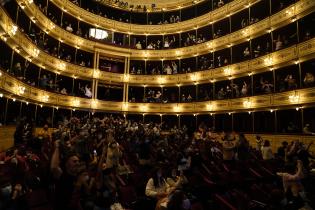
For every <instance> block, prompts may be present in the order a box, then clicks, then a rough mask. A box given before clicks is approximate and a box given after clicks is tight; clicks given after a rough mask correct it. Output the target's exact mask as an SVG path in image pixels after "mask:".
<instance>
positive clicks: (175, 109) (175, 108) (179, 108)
mask: <svg viewBox="0 0 315 210" xmlns="http://www.w3.org/2000/svg"><path fill="white" fill-rule="evenodd" d="M173 110H174V112H180V111H181V107H180V106H178V105H176V106H174V107H173Z"/></svg>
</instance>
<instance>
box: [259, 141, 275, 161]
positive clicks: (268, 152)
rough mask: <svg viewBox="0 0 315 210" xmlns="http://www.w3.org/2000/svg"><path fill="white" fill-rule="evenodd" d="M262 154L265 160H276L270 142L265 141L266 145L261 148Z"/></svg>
mask: <svg viewBox="0 0 315 210" xmlns="http://www.w3.org/2000/svg"><path fill="white" fill-rule="evenodd" d="M261 154H262V157H263V159H264V160H271V159H273V158H274V156H273V153H272V149H271V146H270V141H269V140H265V142H264V145H263V146H262V148H261Z"/></svg>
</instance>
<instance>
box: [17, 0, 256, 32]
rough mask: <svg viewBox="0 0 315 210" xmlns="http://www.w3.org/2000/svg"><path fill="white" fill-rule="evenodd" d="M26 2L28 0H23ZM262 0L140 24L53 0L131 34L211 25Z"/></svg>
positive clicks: (235, 2) (240, 1) (95, 21)
mask: <svg viewBox="0 0 315 210" xmlns="http://www.w3.org/2000/svg"><path fill="white" fill-rule="evenodd" d="M21 1H24V2H25V3H26V2H27V0H21ZM259 1H260V0H233V1H232V2H230V3H228V4H226V5H224V6H222V7H220V8H218V9H216V10H214V11H211V12H209V13H207V14H204V15H202V16H199V17H196V18H194V19H191V20H186V21H182V22H179V23H173V24H164V25H138V24H130V23H124V22H119V21H115V20H111V19H108V18H105V17H102V16H99V15H96V14H94V13H91V12H88V11H87V10H85V9H83V8H81V7H79V6H77V5H75V4H73V3H71V2H70V1H69V0H51V2H52V3H54V4H55V5H56V6H57V7H59V8H61V9H63V10H64V11H66V12H67V13H69V14H70V15H72V16H73V17H80V18H81V19H82V21H84V22H87V23H89V24H91V25H98V26H99V27H101V28H104V29H108V30H115V31H117V32H120V33H131V34H146V33H147V34H156V35H157V34H162V33H164V34H172V33H178V32H179V31H189V30H191V29H192V28H196V27H197V28H200V27H203V26H206V25H209V23H210V22H216V21H219V20H221V19H223V18H225V17H226V15H232V14H234V13H237V12H238V11H240V10H242V9H244V8H246V7H248V5H252V4H255V3H256V2H259Z"/></svg>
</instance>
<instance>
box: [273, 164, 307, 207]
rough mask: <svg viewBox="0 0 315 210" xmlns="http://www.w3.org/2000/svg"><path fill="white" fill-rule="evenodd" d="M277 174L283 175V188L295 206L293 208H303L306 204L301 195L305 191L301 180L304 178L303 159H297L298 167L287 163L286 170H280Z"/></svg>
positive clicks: (289, 201)
mask: <svg viewBox="0 0 315 210" xmlns="http://www.w3.org/2000/svg"><path fill="white" fill-rule="evenodd" d="M277 175H278V176H280V177H282V183H283V188H284V192H285V194H286V197H287V199H288V203H289V204H290V205H291V206H294V207H295V208H292V209H300V208H302V207H303V206H304V201H303V199H302V198H301V196H300V195H301V194H302V192H303V191H304V187H303V185H302V182H301V180H302V178H304V174H303V163H302V161H301V160H298V161H297V164H296V169H295V168H294V167H292V165H287V167H286V170H285V172H278V173H277Z"/></svg>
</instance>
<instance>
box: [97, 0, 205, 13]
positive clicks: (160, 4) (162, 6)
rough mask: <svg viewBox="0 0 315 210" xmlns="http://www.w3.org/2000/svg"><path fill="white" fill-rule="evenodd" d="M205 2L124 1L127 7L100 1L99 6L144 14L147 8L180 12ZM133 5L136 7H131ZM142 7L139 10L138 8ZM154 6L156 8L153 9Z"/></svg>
mask: <svg viewBox="0 0 315 210" xmlns="http://www.w3.org/2000/svg"><path fill="white" fill-rule="evenodd" d="M203 1H204V0H198V1H192V0H158V1H147V0H124V3H125V4H126V6H120V5H119V3H116V2H115V1H112V0H100V1H98V3H99V4H103V5H106V6H110V7H113V8H117V9H121V10H126V11H134V12H143V8H144V7H146V11H145V12H166V11H173V10H179V9H182V8H186V7H191V6H194V5H196V4H199V3H201V2H203ZM130 5H133V6H134V7H132V8H131V7H130ZM137 5H139V6H141V7H140V8H137V7H136V6H137ZM152 5H154V7H152Z"/></svg>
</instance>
